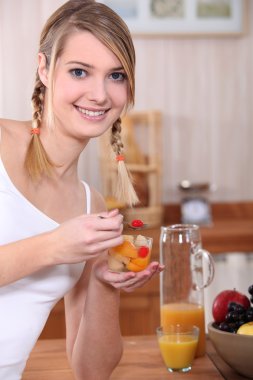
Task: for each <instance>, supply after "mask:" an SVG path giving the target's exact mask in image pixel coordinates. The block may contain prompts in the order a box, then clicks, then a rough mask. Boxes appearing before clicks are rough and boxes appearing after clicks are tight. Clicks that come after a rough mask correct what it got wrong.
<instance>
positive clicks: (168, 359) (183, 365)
mask: <svg viewBox="0 0 253 380" xmlns="http://www.w3.org/2000/svg"><path fill="white" fill-rule="evenodd" d="M158 343H159V347H160V351H161V354H162V357H163V360H164V363H165V365H166V367H167V368H168V369H172V370H180V369H181V370H182V369H185V370H187V369H189V368H190V367H191V365H192V362H193V360H194V356H195V352H196V348H197V344H198V337H197V336H194V335H176V334H175V335H173V334H172V335H164V336H160V337H159V339H158Z"/></svg>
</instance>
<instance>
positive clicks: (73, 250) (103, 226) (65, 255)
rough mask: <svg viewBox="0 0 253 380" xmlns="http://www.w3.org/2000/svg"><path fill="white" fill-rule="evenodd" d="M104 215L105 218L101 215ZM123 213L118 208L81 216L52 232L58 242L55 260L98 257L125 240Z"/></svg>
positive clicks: (57, 261) (69, 261) (80, 259)
mask: <svg viewBox="0 0 253 380" xmlns="http://www.w3.org/2000/svg"><path fill="white" fill-rule="evenodd" d="M101 216H102V218H101ZM122 230H123V216H122V215H121V214H120V213H119V211H118V210H112V211H110V212H102V213H99V214H90V215H81V216H79V217H77V218H74V219H71V220H69V221H67V222H65V223H62V224H61V225H60V226H59V227H58V228H56V229H55V230H54V231H52V233H51V237H52V239H54V242H55V244H56V247H54V248H55V249H54V250H53V252H54V263H56V264H57V263H58V264H61V263H69V264H70V263H78V262H83V261H86V260H89V259H93V258H95V257H97V256H98V255H99V254H101V253H102V252H104V251H107V250H108V249H109V248H111V247H115V246H117V245H119V244H121V243H122V239H123V238H122Z"/></svg>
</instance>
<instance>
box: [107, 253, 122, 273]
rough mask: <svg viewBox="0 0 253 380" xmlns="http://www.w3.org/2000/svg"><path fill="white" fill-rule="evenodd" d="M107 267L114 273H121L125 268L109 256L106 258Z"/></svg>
mask: <svg viewBox="0 0 253 380" xmlns="http://www.w3.org/2000/svg"><path fill="white" fill-rule="evenodd" d="M108 266H109V268H110V270H112V271H115V272H122V271H123V270H124V268H125V265H124V264H123V263H122V262H120V261H118V260H116V259H115V258H114V257H113V256H111V255H109V257H108Z"/></svg>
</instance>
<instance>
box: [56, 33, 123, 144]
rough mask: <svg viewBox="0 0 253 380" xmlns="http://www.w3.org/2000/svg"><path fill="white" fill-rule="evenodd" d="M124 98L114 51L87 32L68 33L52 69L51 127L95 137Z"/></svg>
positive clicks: (120, 69) (115, 114)
mask: <svg viewBox="0 0 253 380" xmlns="http://www.w3.org/2000/svg"><path fill="white" fill-rule="evenodd" d="M127 99H128V81H127V79H126V74H125V71H124V69H123V67H122V65H121V63H120V61H119V59H118V58H117V57H116V56H115V55H114V53H112V52H111V51H110V50H109V49H108V48H107V47H106V46H105V45H103V44H102V43H101V42H100V41H99V40H98V39H97V38H96V37H94V36H93V35H92V34H91V33H89V32H78V33H76V34H72V35H71V36H70V37H69V38H68V40H67V41H66V44H65V47H64V50H63V53H62V54H61V56H60V57H59V59H58V60H57V63H56V68H55V74H54V90H53V111H54V116H55V127H56V128H57V129H58V130H60V131H62V133H64V134H67V135H70V136H73V137H77V138H80V139H83V138H90V137H95V136H99V135H101V134H102V133H104V132H105V131H106V130H107V129H108V128H109V127H110V126H111V125H112V124H113V123H114V121H115V120H117V118H118V117H119V116H120V114H121V113H122V110H123V109H124V106H125V105H126V103H127Z"/></svg>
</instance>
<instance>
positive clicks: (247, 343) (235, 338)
mask: <svg viewBox="0 0 253 380" xmlns="http://www.w3.org/2000/svg"><path fill="white" fill-rule="evenodd" d="M208 334H209V338H210V340H211V342H212V343H213V346H214V348H215V349H216V351H217V353H218V354H219V355H220V356H221V358H222V359H223V360H224V361H225V362H226V363H227V364H228V365H229V366H230V367H231V368H233V369H234V370H235V371H236V372H238V373H239V374H241V375H243V376H247V377H248V378H250V379H253V360H252V347H253V336H252V335H242V334H234V333H230V332H225V331H221V330H218V329H216V328H215V327H213V322H210V323H209V324H208Z"/></svg>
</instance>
